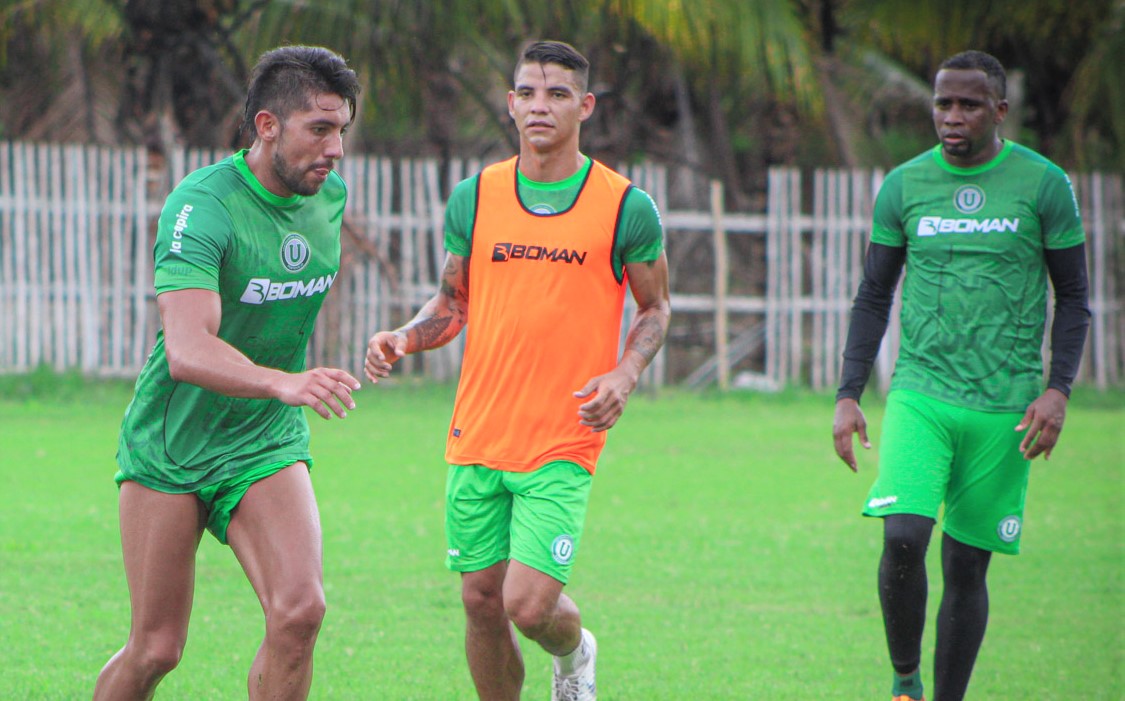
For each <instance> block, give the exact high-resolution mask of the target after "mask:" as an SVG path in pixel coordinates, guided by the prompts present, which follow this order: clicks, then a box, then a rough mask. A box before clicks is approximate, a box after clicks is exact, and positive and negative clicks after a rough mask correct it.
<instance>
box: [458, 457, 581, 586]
mask: <svg viewBox="0 0 1125 701" xmlns="http://www.w3.org/2000/svg"><path fill="white" fill-rule="evenodd" d="M592 482H593V478H592V476H591V475H590V473H589V472H587V471H586V470H585V469H584V468H582V467H581V466H579V465H577V464H575V463H573V462H567V461H561V460H560V461H556V462H549V463H547V464H546V465H544V466H543V467H540V468H539V469H538V470H535V471H533V472H505V471H503V470H493V469H491V468H488V467H483V466H481V465H450V466H449V473H448V477H447V479H446V488H445V537H446V542H447V544H448V551H447V552H446V558H445V564H446V566H447V567H449V569H451V570H453V571H455V572H476V571H478V570H483V569H485V568H487V567H491V566H492V565H494V564H496V563H497V562H501V561H504V560H509V559H510V560H518V561H519V562H522V563H523V564H525V565H527V566H528V567H531V568H534V569H536V570H539V571H540V572H543V573H545V574H547V575H549V576H551V577H554V578H555V579H557V580H559V581H560V582H562V583H563V584H566V582H567V580H568V578H569V577H570V569H571V566H572V565H573V564H574V558H575V555H576V554H577V552H578V544H579V542H580V541H581V540H582V526H583V524H584V523H585V521H586V506H587V504H588V503H589V500H590V487H591V484H592Z"/></svg>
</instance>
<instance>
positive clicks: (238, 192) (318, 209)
mask: <svg viewBox="0 0 1125 701" xmlns="http://www.w3.org/2000/svg"><path fill="white" fill-rule="evenodd" d="M346 196H347V191H346V187H345V185H344V181H343V180H342V179H341V178H340V176H339V175H338V174H336V173H335V172H333V173H332V174H331V175H330V176H329V178H328V180H327V182H325V184H324V185H323V186H322V187H321V189H320V191H319V192H318V193H317V194H316V195H313V196H311V197H303V196H300V195H295V196H293V197H288V198H284V197H278V196H277V195H274V194H272V193H271V192H269V191H268V190H266V189H265V188H264V187H262V185H261V184H260V183H259V182H258V180H257V178H256V177H255V176H254V175H253V173H252V172H251V171H250V169H249V167H248V166H247V165H246V160H245V151H242V152H239V153H237V154H235V155H233V156H231V157H229V158H226V159H225V160H223V161H221V162H219V163H217V164H215V165H212V166H208V167H206V168H202V169H200V170H198V171H195V172H194V173H192V174H191V175H189V176H187V177H186V178H185V179H184V180H183V182H182V183H180V185H179V186H177V187H176V188H175V190H173V192H172V193H171V194H170V195H169V196H168V200H167V202H166V203H165V205H164V209H163V211H162V212H161V214H160V220H159V223H158V226H157V234H156V244H155V246H154V248H153V256H154V259H155V282H156V291H157V294H161V293H164V292H170V291H174V290H182V289H193V288H194V289H206V290H212V291H214V292H217V293H218V294H219V297H220V300H221V304H222V321H221V324H220V326H219V333H218V335H219V338H221V339H222V340H223V341H225V342H227V343H229V344H230V345H232V346H234V347H235V348H237V349H238V350H239V351H241V352H242V353H243V354H244V355H246V356H247V357H248V358H249V359H250V360H251V361H253V362H254V363H255V364H257V365H261V366H265V367H271V368H277V369H279V370H284V371H286V372H300V371H302V370H304V369H305V352H306V347H307V344H308V339H309V335H310V334H311V333H312V329H313V325H314V323H315V321H316V316H317V312H318V311H319V310H320V306H321V304H322V303H323V301H324V296H325V294H326V293H327V292H328V290H329V288H330V287H331V286H332V282H333V281H334V280H335V279H336V273H337V271H338V270H339V264H340V224H341V221H342V219H343V213H344V203H345V199H346ZM298 460H306V461H308V460H309V426H308V422H307V420H306V419H305V413H304V411H303V410H302V408H300V407H291V406H287V405H285V404H283V403H281V402H280V401H277V400H273V399H270V400H266V399H241V398H235V397H227V396H224V395H220V394H216V393H214V392H210V391H208V390H205V389H203V388H201V387H198V386H196V385H191V384H187V383H183V382H176V381H174V380H172V378H171V376H170V375H169V372H168V362H167V358H166V356H165V352H164V335H163V332H161V333H158V334H157V337H156V345H155V347H154V348H153V351H152V353H151V354H150V355H149V357H148V360H147V362H146V363H145V366H144V368H143V369H142V370H141V374H140V377H139V378H138V379H137V384H136V390H135V394H134V397H133V400H132V402H131V403H130V404H129V407H128V409H126V411H125V419H124V422H123V424H122V428H121V436H120V440H119V442H118V451H117V461H118V466H119V468H120V470H121V474H122V476H124V477H125V478H126V479H131V480H135V481H137V482H139V483H140V484H143V485H145V486H147V487H150V488H152V489H156V490H159V491H163V492H170V493H185V492H193V491H196V490H198V489H200V488H201V487H205V486H208V485H211V484H214V483H216V482H219V481H222V480H225V479H227V478H229V477H231V476H234V475H237V474H238V473H239V472H240V471H242V470H246V469H250V468H253V467H255V466H261V465H265V464H272V463H277V462H281V461H293V462H296V461H298Z"/></svg>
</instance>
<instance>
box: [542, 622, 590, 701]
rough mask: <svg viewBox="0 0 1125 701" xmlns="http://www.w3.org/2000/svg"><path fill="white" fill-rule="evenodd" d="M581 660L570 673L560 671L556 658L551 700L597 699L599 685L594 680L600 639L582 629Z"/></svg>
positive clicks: (586, 700)
mask: <svg viewBox="0 0 1125 701" xmlns="http://www.w3.org/2000/svg"><path fill="white" fill-rule="evenodd" d="M578 646H579V647H580V648H582V653H581V658H582V659H581V660H580V661H579V662H578V664H577V666H576V667H575V668H574V671H573V672H571V673H570V674H562V673H560V672H559V660H558V658H555V660H554V664H555V678H554V681H553V682H552V684H551V701H597V699H598V686H597V684H596V683H595V681H594V662H595V661H596V659H597V656H598V641H597V640H595V639H594V634H593V633H591V632H590V631H588V630H586V629H585V628H583V629H582V642H580V643H579V644H578Z"/></svg>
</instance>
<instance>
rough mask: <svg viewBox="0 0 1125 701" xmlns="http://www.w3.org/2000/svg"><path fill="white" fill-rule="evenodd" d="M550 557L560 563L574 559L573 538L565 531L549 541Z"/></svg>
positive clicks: (564, 563)
mask: <svg viewBox="0 0 1125 701" xmlns="http://www.w3.org/2000/svg"><path fill="white" fill-rule="evenodd" d="M551 557H553V558H554V559H555V562H557V563H559V564H560V565H566V564H569V563H570V561H571V560H573V559H574V539H573V538H571V537H570V536H568V535H566V534H565V533H564V534H563V535H561V536H559V537H558V538H555V542H553V543H551Z"/></svg>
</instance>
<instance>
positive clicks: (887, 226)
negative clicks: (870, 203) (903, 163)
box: [871, 169, 906, 248]
mask: <svg viewBox="0 0 1125 701" xmlns="http://www.w3.org/2000/svg"><path fill="white" fill-rule="evenodd" d="M871 242H872V243H880V244H883V245H884V246H894V247H896V248H902V247H903V246H905V245H906V232H905V231H904V230H903V210H902V171H901V169H895V170H892V171H891V172H890V173H889V174H887V177H886V178H884V179H883V185H882V187H880V188H879V194H877V195H876V196H875V210H874V213H873V217H872V223H871Z"/></svg>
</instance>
